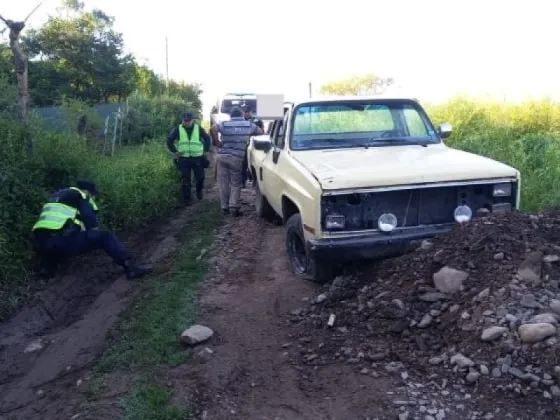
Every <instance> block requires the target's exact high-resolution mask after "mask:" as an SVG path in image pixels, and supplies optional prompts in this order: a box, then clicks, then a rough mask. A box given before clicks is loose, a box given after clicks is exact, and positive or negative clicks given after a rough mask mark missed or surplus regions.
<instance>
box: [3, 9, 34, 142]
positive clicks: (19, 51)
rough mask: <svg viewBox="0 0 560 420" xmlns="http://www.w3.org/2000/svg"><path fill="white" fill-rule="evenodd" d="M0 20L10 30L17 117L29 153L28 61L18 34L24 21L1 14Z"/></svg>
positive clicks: (23, 25)
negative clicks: (15, 20)
mask: <svg viewBox="0 0 560 420" xmlns="http://www.w3.org/2000/svg"><path fill="white" fill-rule="evenodd" d="M0 20H2V21H3V22H4V23H5V24H6V26H7V27H8V29H9V30H10V49H11V50H12V54H13V63H14V67H15V70H16V77H17V87H18V105H19V107H18V108H19V117H20V119H21V122H22V124H23V127H24V132H25V139H26V142H27V149H28V151H29V152H30V153H31V152H33V140H32V138H31V134H30V133H29V126H28V121H27V112H28V106H29V86H28V61H27V54H25V52H24V51H23V48H22V46H21V44H20V42H19V35H20V34H21V31H22V30H23V28H25V22H14V21H13V20H9V19H4V18H3V17H2V16H0Z"/></svg>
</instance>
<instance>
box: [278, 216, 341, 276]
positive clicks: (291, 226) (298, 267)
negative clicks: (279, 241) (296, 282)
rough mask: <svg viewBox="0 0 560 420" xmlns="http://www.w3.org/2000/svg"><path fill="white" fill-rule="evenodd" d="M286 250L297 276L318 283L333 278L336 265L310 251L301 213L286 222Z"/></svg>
mask: <svg viewBox="0 0 560 420" xmlns="http://www.w3.org/2000/svg"><path fill="white" fill-rule="evenodd" d="M286 252H287V253H288V258H289V260H290V267H291V269H292V272H293V273H294V274H296V275H297V276H299V277H301V278H303V279H305V280H310V281H314V282H316V283H325V282H327V281H329V280H331V279H332V277H333V273H334V267H333V266H332V265H331V264H329V263H327V262H326V261H317V260H316V259H315V258H314V257H313V256H312V255H311V254H310V253H309V250H308V249H307V246H306V245H305V237H304V235H303V223H302V221H301V215H300V214H299V213H296V214H294V215H292V216H291V217H290V218H289V219H288V222H287V223H286Z"/></svg>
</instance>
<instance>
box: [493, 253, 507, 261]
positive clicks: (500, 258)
mask: <svg viewBox="0 0 560 420" xmlns="http://www.w3.org/2000/svg"><path fill="white" fill-rule="evenodd" d="M504 257H505V254H504V253H503V252H498V253H497V254H494V257H493V258H494V259H495V260H496V261H501V260H503V259H504Z"/></svg>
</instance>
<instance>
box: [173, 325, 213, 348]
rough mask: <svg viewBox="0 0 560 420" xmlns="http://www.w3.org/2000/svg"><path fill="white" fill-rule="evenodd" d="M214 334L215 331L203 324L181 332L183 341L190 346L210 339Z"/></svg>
mask: <svg viewBox="0 0 560 420" xmlns="http://www.w3.org/2000/svg"><path fill="white" fill-rule="evenodd" d="M213 335H214V331H212V330H211V329H210V328H208V327H205V326H203V325H193V326H192V327H189V328H187V329H186V330H185V331H183V333H182V334H181V341H182V342H183V343H185V344H188V345H189V346H194V345H196V344H198V343H202V342H203V341H206V340H208V339H209V338H210V337H212V336H213Z"/></svg>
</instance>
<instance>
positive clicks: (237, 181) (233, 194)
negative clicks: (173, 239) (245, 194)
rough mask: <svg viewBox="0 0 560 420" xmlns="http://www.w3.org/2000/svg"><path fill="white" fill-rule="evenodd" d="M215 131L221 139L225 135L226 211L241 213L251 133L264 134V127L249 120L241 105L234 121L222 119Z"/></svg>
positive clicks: (220, 162)
mask: <svg viewBox="0 0 560 420" xmlns="http://www.w3.org/2000/svg"><path fill="white" fill-rule="evenodd" d="M211 130H212V134H213V137H214V138H218V133H220V134H221V141H219V149H218V158H217V170H218V185H219V187H220V204H221V207H222V212H223V214H232V215H233V216H239V215H240V214H241V213H240V211H239V207H240V205H239V204H240V203H239V199H240V194H241V180H242V179H241V177H242V175H241V173H242V171H243V160H244V158H245V154H246V152H247V142H248V140H249V137H250V136H254V135H257V134H262V133H263V130H262V129H261V128H259V127H257V126H256V125H255V124H253V123H252V122H251V121H247V120H245V118H244V116H243V111H242V110H241V109H240V108H237V107H236V108H233V109H232V110H231V121H224V122H221V123H220V124H218V125H215V126H213V127H212V128H211Z"/></svg>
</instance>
